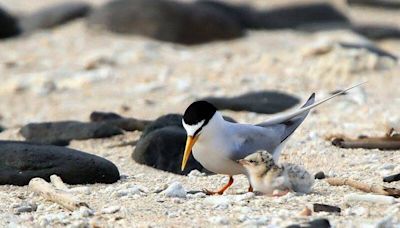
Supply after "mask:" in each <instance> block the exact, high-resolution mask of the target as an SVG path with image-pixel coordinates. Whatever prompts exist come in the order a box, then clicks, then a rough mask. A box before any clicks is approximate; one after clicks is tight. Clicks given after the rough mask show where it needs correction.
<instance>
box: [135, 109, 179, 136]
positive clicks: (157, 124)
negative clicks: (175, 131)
mask: <svg viewBox="0 0 400 228" xmlns="http://www.w3.org/2000/svg"><path fill="white" fill-rule="evenodd" d="M168 126H176V127H179V128H181V129H184V128H183V125H182V115H181V114H167V115H163V116H160V117H158V118H157V119H156V120H154V121H153V122H152V123H151V124H149V125H148V126H147V127H146V128H145V129H144V130H143V132H142V135H141V136H140V138H144V137H146V136H147V135H148V134H149V133H150V132H152V131H155V130H157V129H160V128H164V127H168Z"/></svg>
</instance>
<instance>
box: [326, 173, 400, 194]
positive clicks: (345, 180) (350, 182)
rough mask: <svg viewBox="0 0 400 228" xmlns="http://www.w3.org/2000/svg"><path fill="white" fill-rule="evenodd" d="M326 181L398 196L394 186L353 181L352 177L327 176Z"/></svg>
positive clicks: (331, 183) (398, 190)
mask: <svg viewBox="0 0 400 228" xmlns="http://www.w3.org/2000/svg"><path fill="white" fill-rule="evenodd" d="M326 181H327V182H328V183H329V184H330V185H333V186H342V185H347V186H350V187H353V188H355V189H358V190H360V191H363V192H368V193H375V194H379V195H385V196H393V197H395V198H398V197H400V189H396V188H388V187H385V186H380V185H375V184H372V185H370V184H365V183H362V182H359V181H355V180H352V179H348V178H335V177H331V178H327V179H326Z"/></svg>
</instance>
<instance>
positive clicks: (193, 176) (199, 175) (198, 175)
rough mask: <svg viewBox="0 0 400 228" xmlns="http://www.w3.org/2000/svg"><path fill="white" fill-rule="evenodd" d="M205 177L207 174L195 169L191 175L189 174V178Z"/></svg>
mask: <svg viewBox="0 0 400 228" xmlns="http://www.w3.org/2000/svg"><path fill="white" fill-rule="evenodd" d="M205 175H206V174H205V173H202V172H200V171H199V170H197V169H194V170H192V171H190V173H189V174H188V177H189V178H196V177H204V176H205Z"/></svg>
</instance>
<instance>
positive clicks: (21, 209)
mask: <svg viewBox="0 0 400 228" xmlns="http://www.w3.org/2000/svg"><path fill="white" fill-rule="evenodd" d="M37 208H38V206H37V205H36V203H23V204H22V205H18V206H17V207H16V208H15V214H21V213H26V212H33V211H36V210H37Z"/></svg>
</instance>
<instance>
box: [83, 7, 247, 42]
mask: <svg viewBox="0 0 400 228" xmlns="http://www.w3.org/2000/svg"><path fill="white" fill-rule="evenodd" d="M88 22H89V25H90V26H91V27H96V26H97V27H101V28H104V29H106V30H109V31H111V32H116V33H124V34H137V35H143V36H148V37H151V38H154V39H158V40H162V41H169V42H176V43H183V44H198V43H204V42H208V41H212V40H222V39H232V38H237V37H240V36H242V35H243V33H244V32H243V29H242V27H241V25H240V23H239V22H238V21H237V20H236V19H235V18H232V17H231V15H230V14H229V13H226V12H225V11H223V10H219V9H216V8H215V7H213V6H209V5H207V4H198V3H196V2H195V3H184V2H178V1H169V0H114V1H110V2H108V3H106V4H105V5H103V6H101V7H100V8H98V9H95V10H93V12H92V13H91V15H90V16H89V20H88Z"/></svg>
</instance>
